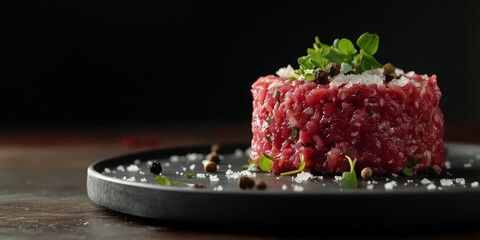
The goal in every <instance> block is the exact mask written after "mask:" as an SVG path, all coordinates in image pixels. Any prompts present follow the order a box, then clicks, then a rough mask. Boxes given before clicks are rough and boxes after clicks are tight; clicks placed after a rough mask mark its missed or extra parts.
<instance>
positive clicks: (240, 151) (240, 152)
mask: <svg viewBox="0 0 480 240" xmlns="http://www.w3.org/2000/svg"><path fill="white" fill-rule="evenodd" d="M233 154H234V155H235V157H242V156H243V151H242V149H235V152H234V153H233Z"/></svg>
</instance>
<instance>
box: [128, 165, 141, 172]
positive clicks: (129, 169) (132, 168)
mask: <svg viewBox="0 0 480 240" xmlns="http://www.w3.org/2000/svg"><path fill="white" fill-rule="evenodd" d="M127 171H129V172H138V171H140V168H138V166H137V165H135V164H132V165H130V166H128V167H127Z"/></svg>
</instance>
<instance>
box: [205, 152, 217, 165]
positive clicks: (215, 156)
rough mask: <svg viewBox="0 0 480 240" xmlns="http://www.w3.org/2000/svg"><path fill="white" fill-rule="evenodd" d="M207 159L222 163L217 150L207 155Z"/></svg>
mask: <svg viewBox="0 0 480 240" xmlns="http://www.w3.org/2000/svg"><path fill="white" fill-rule="evenodd" d="M207 160H208V161H211V162H214V163H216V164H220V156H219V155H218V153H217V152H211V153H209V154H208V155H207Z"/></svg>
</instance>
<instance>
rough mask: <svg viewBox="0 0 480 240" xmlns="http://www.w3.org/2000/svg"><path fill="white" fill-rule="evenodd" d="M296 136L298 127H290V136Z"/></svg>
mask: <svg viewBox="0 0 480 240" xmlns="http://www.w3.org/2000/svg"><path fill="white" fill-rule="evenodd" d="M297 136H298V129H296V128H292V132H291V133H290V138H297Z"/></svg>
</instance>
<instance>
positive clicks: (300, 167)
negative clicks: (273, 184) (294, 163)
mask: <svg viewBox="0 0 480 240" xmlns="http://www.w3.org/2000/svg"><path fill="white" fill-rule="evenodd" d="M303 169H305V156H303V154H301V153H300V166H299V167H298V169H297V170H293V171H289V172H283V173H280V175H281V176H289V175H293V174H296V173H299V172H301V171H303Z"/></svg>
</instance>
